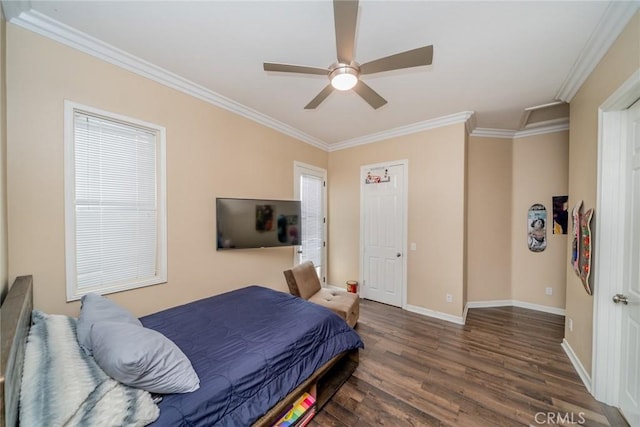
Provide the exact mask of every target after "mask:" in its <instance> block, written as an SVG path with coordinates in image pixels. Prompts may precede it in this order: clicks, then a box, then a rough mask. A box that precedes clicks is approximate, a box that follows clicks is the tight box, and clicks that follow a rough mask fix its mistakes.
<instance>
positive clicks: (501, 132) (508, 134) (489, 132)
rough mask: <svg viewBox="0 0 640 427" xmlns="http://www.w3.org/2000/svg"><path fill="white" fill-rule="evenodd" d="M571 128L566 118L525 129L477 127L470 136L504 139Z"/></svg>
mask: <svg viewBox="0 0 640 427" xmlns="http://www.w3.org/2000/svg"><path fill="white" fill-rule="evenodd" d="M567 130H569V121H568V120H565V121H563V122H562V123H554V124H550V125H548V126H539V127H536V128H533V129H525V130H521V131H514V130H507V129H491V128H476V129H474V130H473V132H471V134H470V136H473V137H478V138H502V139H518V138H526V137H528V136H535V135H544V134H547V133H555V132H563V131H567Z"/></svg>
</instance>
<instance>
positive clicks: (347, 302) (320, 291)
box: [284, 261, 360, 327]
mask: <svg viewBox="0 0 640 427" xmlns="http://www.w3.org/2000/svg"><path fill="white" fill-rule="evenodd" d="M284 277H285V279H286V280H287V286H288V287H289V292H291V294H292V295H295V296H297V297H300V298H303V299H306V300H308V301H310V302H313V303H316V304H320V305H322V306H324V307H326V308H328V309H329V310H331V311H333V312H334V313H336V314H337V315H338V316H340V317H342V318H343V319H344V320H345V321H346V322H347V323H348V324H349V326H351V327H354V326H355V325H356V323H357V322H358V316H359V314H360V298H359V297H358V295H357V294H352V293H349V292H347V291H345V290H342V289H334V288H323V287H322V285H321V284H320V279H319V278H318V274H317V273H316V269H315V267H314V266H313V263H312V262H311V261H306V262H303V263H301V264H299V265H297V266H295V267H293V268H292V269H290V270H285V271H284Z"/></svg>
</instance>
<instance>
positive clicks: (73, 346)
mask: <svg viewBox="0 0 640 427" xmlns="http://www.w3.org/2000/svg"><path fill="white" fill-rule="evenodd" d="M32 318H33V324H32V326H31V330H30V331H29V336H28V339H27V347H26V351H25V360H24V372H23V375H22V386H21V389H20V425H22V426H92V427H93V426H144V425H147V424H149V423H151V422H153V421H154V420H155V419H156V418H157V417H158V415H159V410H158V407H157V406H156V405H155V404H154V403H153V400H152V398H151V395H150V394H149V393H148V392H146V391H143V390H138V389H135V388H131V387H128V386H125V385H123V384H121V383H119V382H117V381H115V380H113V379H112V378H110V377H109V376H108V375H107V374H105V373H104V371H102V369H100V367H99V366H98V365H97V363H96V362H95V360H94V359H93V357H91V356H87V355H85V354H84V352H83V351H82V350H81V348H80V345H79V344H78V341H77V339H76V319H74V318H73V317H68V316H63V315H51V314H44V313H42V312H39V311H37V310H34V311H33V315H32Z"/></svg>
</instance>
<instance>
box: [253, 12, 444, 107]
mask: <svg viewBox="0 0 640 427" xmlns="http://www.w3.org/2000/svg"><path fill="white" fill-rule="evenodd" d="M333 16H334V21H335V30H336V48H337V51H338V62H337V63H335V64H333V65H331V66H330V67H329V68H317V67H307V66H304V65H290V64H277V63H273V62H265V63H264V70H265V71H280V72H284V73H301V74H318V75H325V76H328V77H329V81H330V83H329V84H328V85H327V86H326V87H325V88H324V89H322V91H320V93H319V94H318V95H316V97H315V98H313V99H312V100H311V102H309V103H308V104H307V105H306V106H305V107H304V108H305V109H307V110H311V109H314V108H316V107H317V106H318V105H320V103H321V102H322V101H324V100H325V99H326V98H327V97H328V96H329V94H331V92H333V90H334V89H337V90H349V89H353V90H354V91H355V92H356V93H357V94H358V95H360V96H361V97H362V98H363V99H364V100H365V101H366V102H367V103H368V104H369V105H371V107H373V108H374V109H378V108H380V107H382V106H383V105H384V104H386V103H387V101H386V100H385V99H384V98H383V97H381V96H380V95H379V94H378V93H377V92H376V91H374V90H373V89H371V88H370V87H369V86H368V85H367V84H365V83H364V82H363V81H362V80H360V76H361V75H365V74H373V73H380V72H383V71H391V70H399V69H402V68H410V67H418V66H421V65H430V64H431V62H432V61H433V46H432V45H431V46H424V47H419V48H417V49H412V50H408V51H406V52H402V53H397V54H395V55H390V56H386V57H384V58H380V59H376V60H374V61H370V62H367V63H365V64H362V65H360V64H358V63H357V62H356V61H355V60H354V58H353V48H354V44H355V38H356V21H357V19H358V0H333Z"/></svg>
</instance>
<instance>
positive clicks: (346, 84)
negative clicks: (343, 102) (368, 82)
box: [329, 65, 358, 90]
mask: <svg viewBox="0 0 640 427" xmlns="http://www.w3.org/2000/svg"><path fill="white" fill-rule="evenodd" d="M329 79H330V80H331V86H333V87H334V88H335V89H337V90H349V89H353V87H354V86H355V85H356V84H357V83H358V70H356V69H355V68H353V67H350V66H348V65H341V66H338V67H337V68H335V69H334V70H333V71H331V73H330V74H329Z"/></svg>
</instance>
